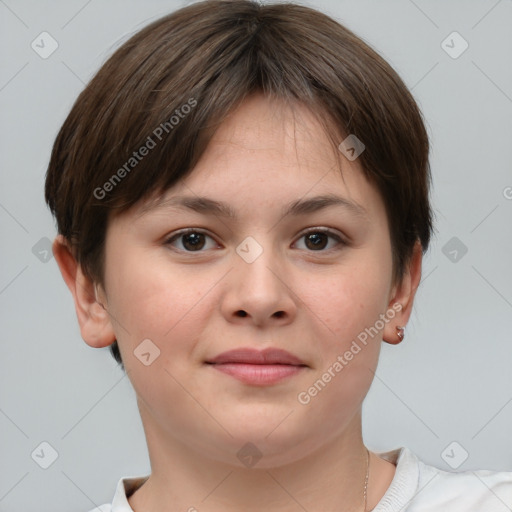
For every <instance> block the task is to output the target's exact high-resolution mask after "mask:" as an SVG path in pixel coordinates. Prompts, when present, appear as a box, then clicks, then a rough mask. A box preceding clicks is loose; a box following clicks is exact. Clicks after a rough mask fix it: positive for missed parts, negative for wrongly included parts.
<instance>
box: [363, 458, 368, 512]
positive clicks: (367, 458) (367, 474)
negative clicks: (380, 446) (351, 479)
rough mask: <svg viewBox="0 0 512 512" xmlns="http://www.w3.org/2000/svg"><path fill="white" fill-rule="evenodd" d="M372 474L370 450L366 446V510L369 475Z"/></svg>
mask: <svg viewBox="0 0 512 512" xmlns="http://www.w3.org/2000/svg"><path fill="white" fill-rule="evenodd" d="M369 474H370V452H369V451H368V448H366V478H365V480H364V509H363V510H364V512H366V499H367V496H366V493H367V491H368V476H369Z"/></svg>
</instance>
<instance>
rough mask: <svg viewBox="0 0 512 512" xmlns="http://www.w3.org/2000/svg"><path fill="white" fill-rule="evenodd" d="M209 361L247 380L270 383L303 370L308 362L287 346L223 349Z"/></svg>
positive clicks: (262, 383) (228, 373)
mask: <svg viewBox="0 0 512 512" xmlns="http://www.w3.org/2000/svg"><path fill="white" fill-rule="evenodd" d="M206 364H209V365H211V366H212V368H214V369H216V370H219V371H221V372H223V373H225V374H227V375H230V376H231V377H234V378H236V379H238V380H240V381H242V382H244V383H245V384H251V385H256V386H266V385H271V384H276V383H278V382H280V381H282V380H284V379H287V378H289V377H292V376H293V375H297V374H298V373H301V372H302V371H303V370H304V369H305V368H307V365H306V364H305V363H304V362H303V361H302V360H301V359H299V358H298V357H297V356H294V355H293V354H290V353H289V352H287V351H286V350H281V349H276V348H268V349H265V350H255V349H251V348H241V349H235V350H229V351H227V352H223V353H222V354H219V355H218V356H216V357H214V358H213V359H210V360H208V361H206Z"/></svg>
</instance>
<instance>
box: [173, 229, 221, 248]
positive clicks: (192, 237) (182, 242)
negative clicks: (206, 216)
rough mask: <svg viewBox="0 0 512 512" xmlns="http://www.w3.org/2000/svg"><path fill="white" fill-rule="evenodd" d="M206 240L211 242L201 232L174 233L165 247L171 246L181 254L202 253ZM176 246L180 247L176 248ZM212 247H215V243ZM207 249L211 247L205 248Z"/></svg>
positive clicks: (207, 236) (191, 230) (209, 237)
mask: <svg viewBox="0 0 512 512" xmlns="http://www.w3.org/2000/svg"><path fill="white" fill-rule="evenodd" d="M208 239H210V240H213V239H212V237H211V236H209V235H207V234H206V233H203V232H202V231H198V230H193V229H190V230H187V231H181V232H179V233H176V234H175V235H173V236H172V237H171V238H169V239H168V240H167V241H166V242H165V243H166V245H171V246H173V247H175V248H176V249H177V250H179V251H183V252H202V250H203V249H204V248H205V246H206V245H207V240H208ZM176 245H179V246H181V247H176ZM213 246H215V243H213ZM208 248H211V247H207V249H208Z"/></svg>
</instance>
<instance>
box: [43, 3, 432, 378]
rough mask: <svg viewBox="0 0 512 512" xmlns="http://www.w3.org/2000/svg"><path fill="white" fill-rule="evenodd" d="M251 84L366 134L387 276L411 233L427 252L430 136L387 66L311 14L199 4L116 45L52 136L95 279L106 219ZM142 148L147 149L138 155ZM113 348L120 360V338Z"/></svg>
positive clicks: (161, 182) (74, 234)
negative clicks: (384, 230) (383, 222)
mask: <svg viewBox="0 0 512 512" xmlns="http://www.w3.org/2000/svg"><path fill="white" fill-rule="evenodd" d="M256 92H260V93H263V94H265V95H266V96H268V97H272V98H277V99H279V100H284V101H286V102H288V103H289V104H290V105H293V104H300V105H305V106H306V107H308V108H309V110H310V111H311V112H312V113H313V114H314V115H315V116H317V118H318V119H319V121H321V122H322V124H323V126H324V127H325V129H326V134H327V135H328V136H329V138H330V140H331V141H332V143H333V144H334V147H335V148H336V147H337V146H338V144H340V142H341V141H342V140H344V138H345V137H347V136H348V135H355V136H356V137H357V138H358V139H360V140H361V141H362V142H363V144H364V145H365V150H364V152H363V153H361V154H360V156H359V157H358V162H359V163H360V165H361V166H362V169H363V172H364V174H365V176H366V177H367V179H368V180H370V182H372V183H373V184H375V185H376V187H377V188H378V190H379V191H380V194H381V196H382V198H383V201H384V203H385V207H386V211H387V215H388V220H389V224H390V239H391V245H392V250H393V274H394V279H395V280H399V279H400V278H401V277H402V276H403V272H404V269H405V267H406V264H407V263H408V261H409V259H410V256H411V255H412V249H413V246H414V244H415V242H416V241H417V240H419V241H420V242H421V245H422V248H423V252H425V251H426V250H427V248H428V244H429V240H430V237H431V234H432V231H433V227H432V210H431V206H430V203H429V187H430V182H431V175H430V166H429V161H428V154H429V140H428V136H427V132H426V129H425V125H424V122H423V118H422V114H421V111H420V109H419V107H418V105H417V104H416V102H415V100H414V98H413V96H412V94H411V93H410V91H409V90H408V89H407V87H406V86H405V84H404V83H403V81H402V80H401V79H400V77H399V76H398V75H397V73H396V72H395V71H394V70H393V68H392V67H391V66H390V65H389V64H388V63H387V62H386V61H385V60H384V59H383V58H382V57H380V55H378V53H376V51H374V50H373V49H372V48H371V47H370V46H369V45H368V44H367V43H365V42H364V41H363V40H362V39H361V38H359V37H357V36H356V35H355V34H354V33H353V32H351V31H350V30H349V29H347V28H346V27H344V26H342V25H341V24H339V23H338V22H336V21H335V20H333V19H332V18H330V17H328V16H327V15H325V14H322V13H320V12H318V11H316V10H314V9H311V8H308V7H304V6H300V5H296V4H293V3H280V4H266V5H260V4H259V3H257V2H256V1H252V0H207V1H202V2H199V3H195V4H192V5H190V6H187V7H185V8H182V9H180V10H178V11H176V12H174V13H172V14H170V15H168V16H165V17H163V18H161V19H159V20H157V21H155V22H153V23H151V24H150V25H148V26H147V27H145V28H144V29H142V30H141V31H140V32H138V33H137V34H135V35H134V36H133V37H131V38H130V39H129V40H128V41H127V42H126V43H124V44H123V45H122V46H121V47H120V48H119V49H118V50H117V51H116V52H115V53H114V54H113V55H112V56H111V57H110V58H109V59H108V60H107V61H106V63H105V64H104V65H103V66H102V67H101V69H100V70H99V71H98V73H97V74H96V75H95V76H94V77H93V78H92V80H91V81H90V82H89V83H88V85H87V86H86V88H85V89H84V91H83V92H82V93H81V94H80V96H79V97H78V99H77V100H76V102H75V104H74V105H73V108H72V109H71V112H70V113H69V115H68V117H67V119H66V120H65V122H64V124H63V126H62V128H61V129H60V131H59V134H58V136H57V138H56V140H55V144H54V146H53V150H52V154H51V159H50V163H49V166H48V171H47V175H46V186H45V199H46V202H47V203H48V205H49V207H50V209H51V211H52V213H53V215H54V216H55V218H56V221H57V228H58V232H59V233H60V234H62V235H63V236H64V237H65V238H66V239H67V240H68V241H69V242H70V245H71V247H72V249H73V252H74V255H75V257H76V259H77V261H78V262H79V263H80V264H81V266H82V268H83V271H84V273H85V274H86V275H87V276H88V277H89V278H91V279H92V280H94V281H95V282H98V283H100V284H103V277H104V274H103V267H104V242H105V235H106V229H107V226H108V222H109V219H110V218H112V215H116V214H120V213H122V212H124V211H126V210H127V209H129V208H130V207H132V206H133V205H135V204H136V203H138V202H139V201H140V200H144V199H147V198H149V197H150V196H153V195H158V194H161V193H163V192H165V191H166V190H167V189H169V188H170V187H172V186H173V185H174V184H176V183H177V181H178V180H180V179H182V178H184V177H185V176H186V174H187V173H189V172H190V171H191V170H192V169H193V167H194V166H195V164H196V163H197V161H198V160H199V158H200V157H201V155H202V153H203V151H204V150H205V148H206V146H207V144H208V142H209V140H210V139H211V137H212V135H213V133H214V131H215V129H216V127H218V126H219V125H220V123H222V121H223V119H224V118H225V117H226V116H227V115H228V114H229V113H230V112H232V111H233V109H235V108H236V107H237V106H238V105H239V104H240V103H241V102H242V101H243V100H244V98H246V97H247V96H248V95H250V94H252V93H256ZM185 106H187V108H185ZM173 118H174V120H173ZM158 128H160V131H157V130H158ZM155 132H156V133H158V134H160V135H161V138H160V139H159V140H156V139H157V136H156V135H155ZM150 139H151V140H152V142H153V144H154V145H152V147H150ZM143 147H146V148H147V149H149V151H144V156H143V158H139V157H140V155H141V151H142V150H141V148H143ZM336 153H337V154H338V158H339V156H340V155H341V152H340V151H336ZM135 154H137V155H138V157H137V158H135V156H134V155H135ZM123 169H124V171H123ZM110 350H111V352H112V354H113V356H114V358H115V359H116V361H118V362H119V363H120V364H121V366H123V363H122V360H121V355H120V352H119V348H118V346H117V341H116V342H114V343H113V344H112V345H111V347H110ZM123 368H124V366H123Z"/></svg>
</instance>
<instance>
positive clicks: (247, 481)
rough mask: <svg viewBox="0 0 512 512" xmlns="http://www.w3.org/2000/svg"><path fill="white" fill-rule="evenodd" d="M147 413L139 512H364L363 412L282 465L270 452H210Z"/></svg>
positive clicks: (135, 498) (134, 499) (136, 501)
mask: <svg viewBox="0 0 512 512" xmlns="http://www.w3.org/2000/svg"><path fill="white" fill-rule="evenodd" d="M141 417H142V419H143V424H144V428H145V431H146V438H147V442H148V450H149V457H150V461H151V468H152V472H151V476H150V478H149V479H148V480H147V482H146V483H145V484H144V485H143V486H142V487H141V488H140V489H139V490H138V491H136V492H135V493H134V494H133V495H132V496H131V497H130V498H129V503H130V505H131V507H132V508H133V510H134V511H135V512H157V511H158V512H176V511H182V510H186V511H190V512H195V511H203V510H208V512H220V511H221V510H222V511H223V512H235V511H237V512H238V511H240V510H244V511H247V512H256V511H258V512H259V511H261V510H265V511H268V512H292V511H294V512H295V511H297V510H300V509H302V510H325V511H333V512H363V511H364V486H365V478H366V473H367V451H366V448H365V446H364V444H363V441H362V437H361V414H360V411H359V412H358V414H356V415H355V416H354V418H353V419H352V420H351V422H350V424H348V425H347V426H346V428H345V429H344V430H343V432H341V433H339V435H337V436H336V437H334V438H333V439H331V440H329V441H328V442H325V443H324V444H322V446H321V447H319V448H318V449H316V450H314V451H311V452H309V453H308V454H307V455H305V456H304V457H299V458H298V459H297V458H295V459H294V460H293V461H288V462H285V463H280V464H273V463H269V462H268V458H267V464H266V465H262V466H261V467H260V464H259V463H256V464H255V465H254V466H253V467H251V468H247V467H241V466H240V465H233V464H228V463H226V462H223V461H218V460H215V459H214V458H212V457H207V456H205V455H204V454H202V453H200V451H197V449H194V448H191V446H190V445H189V444H185V443H183V442H181V441H179V440H177V439H175V438H172V437H170V435H169V432H168V431H162V430H161V429H158V428H157V427H156V426H155V425H156V423H152V422H151V421H150V418H149V417H148V414H147V411H145V410H143V409H142V408H141ZM242 444H244V443H242ZM264 453H268V452H264ZM261 461H263V458H262V459H261ZM370 465H371V463H370ZM370 476H371V468H370ZM370 482H371V478H370V479H369V481H368V487H369V486H370Z"/></svg>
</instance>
